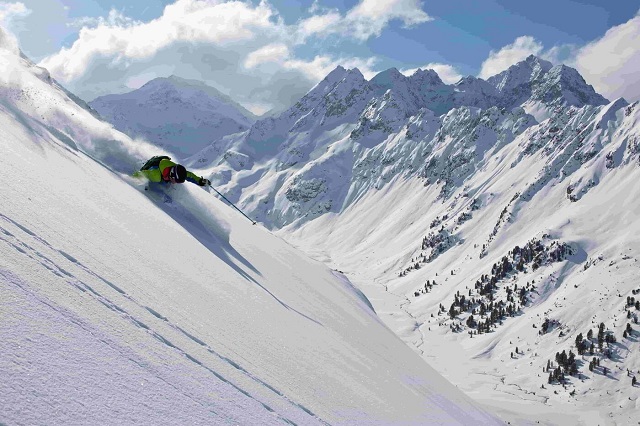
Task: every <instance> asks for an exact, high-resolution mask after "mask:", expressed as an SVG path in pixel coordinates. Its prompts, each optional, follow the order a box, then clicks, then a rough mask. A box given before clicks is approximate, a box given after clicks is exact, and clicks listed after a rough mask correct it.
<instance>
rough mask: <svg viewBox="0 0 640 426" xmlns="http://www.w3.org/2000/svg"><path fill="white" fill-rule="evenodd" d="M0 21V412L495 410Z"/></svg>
mask: <svg viewBox="0 0 640 426" xmlns="http://www.w3.org/2000/svg"><path fill="white" fill-rule="evenodd" d="M0 35H2V36H1V37H0V41H1V45H0V70H1V71H2V72H0V127H1V128H2V133H1V135H0V152H1V153H2V156H3V158H4V159H5V161H4V162H3V165H2V167H1V172H0V176H1V177H2V184H1V185H0V200H1V202H0V354H2V356H0V423H2V424H7V425H21V424H29V425H34V424H103V423H108V424H133V423H136V424H154V425H158V424H167V425H170V424H171V425H173V424H194V425H195V424H203V425H204V424H207V425H210V424H243V425H258V424H259V425H268V424H297V425H315V424H337V425H348V424H352V425H363V424H367V425H376V424H379V425H388V424H403V425H406V424H416V425H418V424H473V425H478V424H498V423H500V421H499V420H498V419H497V418H496V417H494V416H493V415H491V414H488V412H487V411H485V410H484V409H481V408H479V407H478V405H477V404H476V403H475V402H473V401H472V400H471V399H470V398H469V397H467V396H466V395H464V394H463V393H462V392H461V391H459V390H458V389H456V387H455V386H453V385H452V384H450V383H449V382H448V381H447V380H445V379H444V378H443V377H442V376H441V375H440V374H439V373H438V372H436V371H435V370H434V369H433V368H431V367H429V366H428V365H427V364H426V363H425V362H424V361H423V360H422V359H421V358H420V357H419V355H418V354H416V353H415V352H414V351H413V350H412V349H410V348H409V347H408V346H407V345H406V344H405V343H404V342H403V341H402V340H401V339H399V338H398V337H397V336H396V335H395V334H394V333H393V332H392V331H391V330H390V329H389V328H387V327H386V326H385V325H384V324H383V323H382V322H381V321H380V319H379V318H378V316H377V315H376V313H375V312H374V311H373V309H372V308H371V306H370V304H369V302H368V300H367V299H366V298H365V297H364V296H363V294H362V293H361V292H360V291H359V290H357V289H356V288H355V287H354V286H353V285H352V284H351V283H350V281H349V280H348V279H347V278H346V277H345V276H344V275H343V274H341V273H339V272H337V271H333V270H331V269H329V268H328V267H327V266H325V265H324V264H322V263H320V262H318V261H315V260H311V259H309V258H308V257H307V256H306V255H305V254H303V253H302V252H300V251H299V250H297V249H296V248H294V247H293V246H291V245H290V244H288V243H286V242H284V241H283V240H282V239H280V238H278V237H276V236H274V235H272V234H271V232H269V231H268V230H266V229H265V228H263V227H261V226H260V225H257V226H252V225H251V223H250V222H249V221H247V220H246V218H244V217H242V216H241V215H239V214H238V213H237V212H236V211H235V210H233V209H232V208H230V207H229V206H227V205H225V204H224V203H223V202H222V201H219V200H218V199H216V198H215V197H214V195H212V194H209V193H208V192H206V191H205V190H203V189H201V188H198V187H196V186H195V185H189V184H185V185H182V186H179V187H174V188H170V189H166V188H165V189H162V188H159V187H157V186H153V185H151V186H150V187H149V190H145V189H144V188H145V184H144V182H136V181H134V180H132V179H130V178H128V177H127V176H128V174H129V173H131V172H132V171H133V170H135V168H136V167H139V165H140V164H141V163H142V161H143V160H144V159H146V157H148V156H150V155H152V154H155V153H157V152H154V150H153V147H150V146H149V145H147V144H144V143H143V142H142V141H136V142H134V141H132V140H130V139H129V138H128V137H126V136H125V135H123V134H121V133H119V132H117V131H115V130H113V128H111V127H110V126H109V125H107V124H105V123H103V122H100V121H99V120H97V119H96V118H95V117H94V116H93V115H92V114H91V112H90V111H88V110H87V109H85V108H83V107H81V106H80V105H78V104H77V103H76V102H74V101H73V100H72V99H70V98H69V97H68V95H67V93H66V92H65V91H64V90H63V89H62V88H60V87H59V86H58V85H57V84H56V83H55V81H53V80H51V79H50V78H49V76H48V73H47V72H46V70H43V69H41V68H38V67H35V66H34V65H33V64H32V63H30V62H29V61H28V60H27V59H25V58H22V57H20V56H19V52H18V51H17V49H16V48H15V46H14V45H12V44H11V42H10V40H9V39H8V38H7V37H6V36H5V35H4V34H1V33H0Z"/></svg>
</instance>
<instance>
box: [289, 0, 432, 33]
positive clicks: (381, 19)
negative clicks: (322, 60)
mask: <svg viewBox="0 0 640 426" xmlns="http://www.w3.org/2000/svg"><path fill="white" fill-rule="evenodd" d="M311 11H312V12H314V13H315V12H321V8H320V7H319V6H318V4H317V3H315V2H314V4H313V6H312V7H311ZM322 12H323V13H322V14H316V15H314V16H311V17H310V18H307V19H304V20H302V21H301V22H300V23H299V26H298V33H299V35H300V36H301V39H302V40H304V39H305V38H306V37H308V36H311V35H316V36H319V37H323V36H328V35H332V34H338V35H341V36H343V37H349V38H354V39H356V40H359V41H365V40H368V39H369V38H371V37H374V36H379V35H380V34H381V33H382V31H383V30H384V29H385V28H386V27H387V26H388V25H389V22H391V21H393V20H400V21H402V23H403V24H404V26H405V27H412V26H414V25H418V24H422V23H424V22H428V21H431V20H433V18H431V17H430V16H429V15H428V14H427V13H426V12H425V11H423V10H422V8H421V7H420V2H419V1H418V0H361V1H360V3H358V4H357V5H355V6H354V7H353V8H352V9H351V10H349V11H347V13H346V14H345V15H344V16H342V15H341V14H340V13H339V12H338V11H337V10H324V11H322Z"/></svg>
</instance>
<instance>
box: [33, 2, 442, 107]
mask: <svg viewBox="0 0 640 426" xmlns="http://www.w3.org/2000/svg"><path fill="white" fill-rule="evenodd" d="M374 6H375V7H374ZM311 11H312V12H313V13H314V15H313V16H310V17H308V18H307V19H303V20H301V21H299V22H297V23H295V24H293V25H286V24H285V23H284V20H283V19H282V17H281V16H280V15H279V14H278V11H277V10H275V9H274V8H273V6H272V5H270V4H269V3H268V2H267V1H266V0H262V1H261V2H259V3H252V2H246V1H240V0H176V1H175V2H174V3H172V4H170V5H168V6H166V7H165V9H164V11H163V13H162V15H161V16H160V17H158V18H156V19H154V20H151V21H148V22H141V21H135V20H132V19H130V18H129V17H127V16H125V15H123V14H122V13H121V12H118V11H116V10H113V11H111V12H110V13H109V15H108V16H106V17H99V18H83V19H76V20H75V21H73V22H72V23H71V25H70V27H71V26H75V27H76V28H79V33H78V38H77V40H76V41H75V42H74V43H73V44H72V45H71V46H70V47H67V48H62V49H61V50H60V51H59V52H57V53H56V54H53V55H50V56H47V57H46V58H44V59H43V60H41V61H40V63H39V65H40V66H43V67H46V68H47V69H48V70H49V71H50V72H51V74H52V75H53V76H54V77H55V78H56V79H58V80H60V81H62V82H63V83H64V84H65V85H66V86H67V87H68V88H69V89H70V90H72V91H73V92H75V93H76V94H78V95H79V96H80V97H82V98H83V99H85V100H88V101H90V100H92V99H94V98H95V97H97V96H100V95H104V94H108V93H120V92H125V91H129V90H131V89H132V88H136V87H139V86H140V85H142V84H144V83H145V81H144V80H145V79H147V78H149V79H151V78H154V77H167V76H169V75H171V74H176V75H178V76H181V77H184V78H193V79H199V80H202V81H204V82H206V83H208V84H210V85H212V86H214V87H216V88H217V89H219V90H220V91H222V92H223V93H225V94H227V95H229V96H231V97H232V98H233V99H235V100H236V101H237V102H239V103H241V104H244V105H252V106H254V110H258V109H259V110H264V109H266V108H269V106H275V107H278V106H280V107H282V106H283V105H289V104H291V103H293V102H295V101H296V100H297V99H298V98H299V97H301V96H303V95H304V94H305V93H306V91H308V90H309V89H310V88H311V87H313V85H314V84H316V83H317V82H318V81H319V80H321V79H322V78H324V77H325V76H326V74H328V73H329V72H330V71H331V70H333V69H334V68H335V67H336V66H337V65H342V66H344V67H347V68H353V67H358V68H359V69H360V70H361V72H362V73H363V74H364V75H365V77H366V78H371V77H372V76H373V75H374V74H375V72H374V71H373V66H374V64H375V62H376V59H375V58H358V57H355V58H354V57H348V56H344V55H343V56H338V55H332V54H330V53H325V54H321V55H318V56H315V57H313V58H312V59H302V58H300V57H298V56H297V55H296V54H295V53H294V52H295V51H296V50H297V49H296V50H294V48H296V47H297V48H299V47H301V45H303V44H304V43H305V40H306V39H308V38H309V37H311V36H318V37H324V36H326V35H330V34H331V35H333V36H336V37H338V38H342V37H347V38H351V39H356V40H363V39H365V38H366V37H371V36H374V35H376V34H379V32H380V31H381V30H382V29H383V28H384V27H385V26H386V25H387V24H388V23H389V22H390V21H391V20H393V19H397V20H401V21H402V22H403V23H404V24H405V25H407V26H408V25H415V24H417V23H421V22H425V21H426V20H429V19H430V18H429V17H428V16H427V15H426V13H424V12H423V11H422V10H421V9H420V5H419V3H418V0H385V1H382V2H380V3H378V4H377V5H376V4H374V2H371V1H370V0H362V1H361V2H360V3H359V4H358V5H357V6H355V7H354V8H353V9H352V10H351V11H348V12H346V14H341V13H339V12H338V11H337V10H334V9H326V8H322V7H321V6H319V5H318V3H314V4H313V6H312V7H311V9H310V12H311ZM360 27H366V30H362V29H361V28H360Z"/></svg>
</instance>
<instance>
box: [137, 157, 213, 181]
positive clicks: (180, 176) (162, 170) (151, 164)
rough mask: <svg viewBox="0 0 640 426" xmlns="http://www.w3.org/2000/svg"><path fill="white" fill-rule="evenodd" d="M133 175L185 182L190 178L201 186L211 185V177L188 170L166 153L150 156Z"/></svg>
mask: <svg viewBox="0 0 640 426" xmlns="http://www.w3.org/2000/svg"><path fill="white" fill-rule="evenodd" d="M133 176H134V177H145V178H147V179H149V181H150V182H160V183H183V182H184V181H186V180H188V181H189V182H192V183H195V184H196V185H200V186H208V185H211V181H210V180H209V179H205V178H203V177H200V176H198V175H196V174H194V173H192V172H190V171H188V170H187V169H185V167H184V166H183V165H181V164H176V163H174V162H173V161H171V157H168V156H166V155H157V156H155V157H152V158H150V159H149V160H148V161H147V162H146V163H145V164H144V166H142V167H141V168H140V170H139V171H137V172H135V173H134V174H133Z"/></svg>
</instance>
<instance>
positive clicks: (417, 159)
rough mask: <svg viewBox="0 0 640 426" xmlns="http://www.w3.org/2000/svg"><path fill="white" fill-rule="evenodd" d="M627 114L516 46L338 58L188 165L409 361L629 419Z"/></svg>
mask: <svg viewBox="0 0 640 426" xmlns="http://www.w3.org/2000/svg"><path fill="white" fill-rule="evenodd" d="M639 119H640V105H639V104H638V103H635V104H631V105H629V104H628V103H627V102H626V101H625V100H624V99H617V100H614V101H612V102H609V101H608V100H606V99H604V98H603V97H602V96H600V95H598V94H597V93H596V92H595V91H594V90H593V88H591V86H589V85H588V84H587V83H586V82H585V81H584V80H583V79H582V77H581V76H580V75H579V74H578V73H577V72H576V71H575V70H573V69H571V68H569V67H566V66H552V65H551V64H550V63H548V62H546V61H543V60H541V59H538V58H536V57H533V56H532V57H529V58H527V59H526V60H525V61H523V62H521V63H519V64H516V65H514V66H513V67H511V68H509V69H508V70H507V71H505V72H503V73H501V74H499V75H497V76H495V77H492V78H490V79H488V80H487V81H484V80H480V79H474V78H465V79H462V80H461V81H460V82H458V83H457V84H455V85H452V86H448V85H445V84H443V83H442V82H441V81H440V79H439V78H438V77H437V75H436V74H435V73H433V72H432V71H418V72H417V73H416V74H414V75H413V76H411V77H404V76H402V75H401V74H400V73H399V72H397V70H393V69H391V70H388V71H385V72H384V73H381V74H380V75H378V76H376V77H375V78H374V79H372V80H371V81H366V80H365V79H364V78H363V77H362V75H361V73H360V72H359V71H358V70H345V69H344V68H337V69H336V70H334V71H333V72H332V73H330V74H329V75H328V76H327V77H326V78H325V79H324V80H323V81H322V82H320V83H319V84H318V85H317V86H316V87H315V88H314V89H313V90H311V91H310V92H309V93H308V94H307V95H306V96H305V97H303V98H302V99H301V100H300V101H299V102H298V103H296V104H295V105H294V106H293V107H292V108H291V109H290V110H288V111H287V112H285V113H283V114H282V115H280V116H279V117H275V118H269V119H264V120H260V121H258V122H256V123H255V124H254V125H253V126H252V127H251V129H250V130H248V131H247V132H244V133H240V134H237V135H231V136H227V137H225V138H223V139H221V140H219V141H216V142H215V143H213V144H212V145H211V146H209V147H208V148H206V149H205V150H203V151H202V152H201V153H199V154H197V155H195V156H194V157H192V158H191V161H192V163H193V164H198V165H200V167H207V165H208V168H207V169H206V170H207V173H208V174H209V175H210V177H211V179H212V181H213V182H214V184H215V185H219V189H220V190H222V191H223V192H224V193H225V195H226V196H227V197H229V198H230V199H232V200H233V201H237V202H238V204H239V205H240V206H241V207H242V208H243V209H245V210H246V211H248V212H250V214H251V215H253V216H254V217H257V218H258V219H259V220H261V221H262V222H263V223H265V224H266V225H267V226H269V227H272V228H273V229H280V231H278V233H279V235H282V236H283V237H284V238H286V239H287V240H288V241H290V242H291V243H292V244H294V245H296V246H298V247H300V248H302V249H303V250H304V251H306V252H307V253H309V254H311V255H312V256H314V257H315V258H316V259H318V260H321V261H322V262H325V263H326V264H328V265H330V266H332V267H333V268H335V269H338V270H341V271H344V272H345V274H346V275H347V276H348V278H349V279H350V280H351V281H352V282H353V283H354V284H355V285H356V286H357V287H358V288H360V289H361V290H362V291H363V292H364V293H365V294H366V296H367V297H368V298H369V300H370V301H371V302H372V304H373V306H374V308H375V309H376V312H377V313H378V314H379V315H380V316H381V318H382V319H383V320H384V322H385V323H386V324H387V325H389V326H390V327H391V328H392V329H393V330H394V331H395V332H396V333H397V334H398V335H400V336H401V337H402V338H403V339H404V340H405V341H406V342H407V343H408V344H409V345H411V346H412V347H414V348H415V350H416V351H417V352H418V353H419V354H420V355H421V356H422V357H423V358H424V359H425V360H427V362H428V363H430V364H432V365H434V366H436V367H437V369H438V370H439V371H440V372H442V373H443V374H444V375H445V377H447V378H449V379H450V380H451V381H452V382H453V383H454V384H455V385H457V386H458V387H460V388H461V389H463V390H465V391H466V392H467V393H468V394H469V395H471V396H472V397H474V398H475V399H476V401H478V402H481V403H482V404H484V405H485V406H486V407H490V409H492V410H496V411H497V412H498V413H500V415H501V416H502V417H503V418H505V419H507V420H509V421H512V423H513V422H515V423H517V424H526V423H528V422H531V423H535V422H538V421H540V422H543V423H552V424H630V423H635V422H637V419H635V417H634V416H635V412H636V411H637V408H638V406H639V405H640V402H639V401H640V400H639V397H640V387H639V386H638V385H635V386H633V385H632V378H633V377H634V376H640V356H639V355H638V353H639V350H640V344H639V343H638V338H639V336H640V334H639V333H640V331H639V330H640V325H639V324H638V323H637V321H638V319H639V318H638V317H639V316H640V311H639V310H638V309H637V307H636V304H635V302H637V301H638V299H640V296H639V294H640V281H638V277H640V265H639V264H638V261H637V259H638V258H639V257H640V240H639V239H638V238H639V237H638V235H640V221H639V220H638V219H640V217H639V215H638V212H639V211H640V204H639V203H640V201H639V200H640V194H639V193H638V192H639V191H640V189H639V187H638V185H637V182H638V179H640V123H639ZM240 160H241V161H240ZM525 247H527V250H526V251H525V252H523V251H522V248H525ZM505 259H506V262H505ZM492 280H495V282H491V281H492ZM461 296H465V299H466V300H465V302H461V301H460V297H461ZM450 313H451V314H450ZM471 316H473V318H470V317H471ZM547 321H548V323H549V324H552V326H550V327H543V324H545V323H546V322H547ZM480 323H482V327H481V326H480ZM600 324H603V325H604V327H603V331H602V339H599V338H598V335H599V334H600V333H599V329H600ZM543 328H544V330H545V331H543ZM589 330H591V331H592V333H593V335H592V337H587V335H588V332H589ZM580 335H582V343H581V344H583V345H586V346H587V350H586V351H585V352H583V353H579V352H578V346H577V345H578V343H577V341H578V340H579V338H580ZM607 335H608V336H610V337H609V338H608V339H613V338H615V341H613V340H609V341H607V342H605V341H604V337H605V336H607ZM599 340H602V344H600V342H599ZM591 344H593V346H594V351H593V353H592V352H591V351H590V350H589V349H590V346H591ZM563 351H564V352H565V354H567V355H569V353H570V352H572V353H573V355H574V357H575V359H576V362H575V368H576V369H577V372H575V371H574V372H572V371H571V370H572V368H573V365H569V364H568V363H562V362H559V361H558V359H559V358H557V357H556V354H559V355H561V354H562V352H563ZM594 358H595V359H596V360H597V361H598V363H597V364H596V366H595V367H594V368H589V364H592V361H593V359H594ZM560 359H561V357H560ZM550 376H551V377H550Z"/></svg>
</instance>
